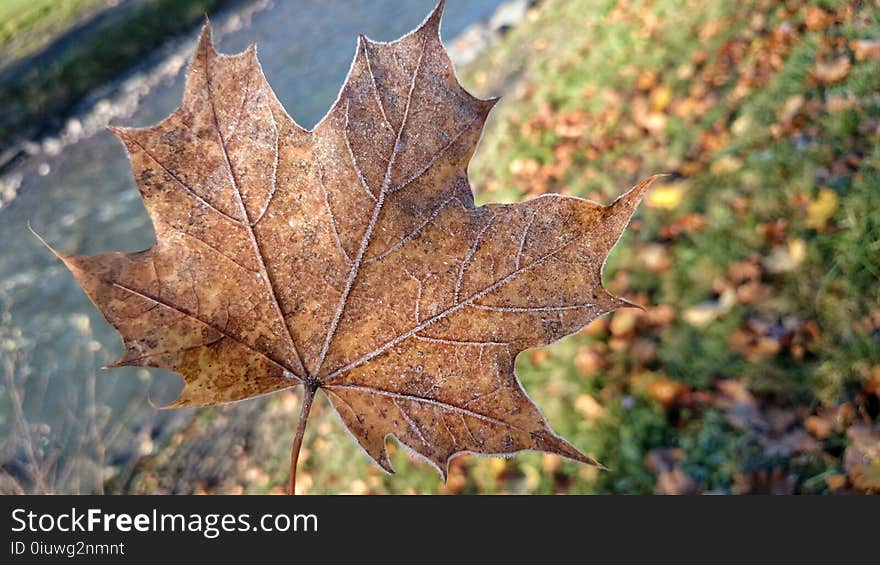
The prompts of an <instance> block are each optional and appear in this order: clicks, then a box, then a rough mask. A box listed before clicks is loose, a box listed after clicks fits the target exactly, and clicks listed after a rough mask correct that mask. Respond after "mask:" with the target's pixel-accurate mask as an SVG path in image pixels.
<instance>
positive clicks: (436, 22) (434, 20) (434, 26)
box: [421, 0, 446, 33]
mask: <svg viewBox="0 0 880 565" xmlns="http://www.w3.org/2000/svg"><path fill="white" fill-rule="evenodd" d="M445 6H446V2H445V0H440V1H439V2H437V5H436V6H435V7H434V9H433V10H432V11H431V13H430V14H429V15H428V17H427V18H426V19H425V23H423V24H422V25H421V29H423V30H434V31H435V32H438V33H439V31H440V20H441V19H442V17H443V8H444V7H445Z"/></svg>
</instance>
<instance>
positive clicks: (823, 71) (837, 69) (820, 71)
mask: <svg viewBox="0 0 880 565" xmlns="http://www.w3.org/2000/svg"><path fill="white" fill-rule="evenodd" d="M851 65H852V63H850V60H849V57H848V56H847V55H839V56H837V57H835V58H834V59H831V60H829V61H816V66H815V67H813V76H814V77H815V78H816V80H818V81H819V82H820V83H822V84H833V83H835V82H839V81H841V80H843V79H845V78H846V76H847V75H848V74H849V69H850V66H851Z"/></svg>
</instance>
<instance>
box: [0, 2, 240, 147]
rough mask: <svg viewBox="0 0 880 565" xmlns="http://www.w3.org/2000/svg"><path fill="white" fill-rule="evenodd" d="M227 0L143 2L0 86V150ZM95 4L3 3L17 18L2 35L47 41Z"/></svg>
mask: <svg viewBox="0 0 880 565" xmlns="http://www.w3.org/2000/svg"><path fill="white" fill-rule="evenodd" d="M225 1H226V0H183V1H181V0H147V1H145V2H143V3H142V5H140V6H138V7H137V9H135V10H134V11H133V13H132V14H131V15H130V16H129V17H127V18H124V19H123V21H121V22H119V23H117V24H115V25H112V26H110V27H109V28H108V29H104V30H102V31H100V32H99V33H94V34H90V35H87V36H85V37H84V38H83V39H82V41H80V42H78V43H76V44H75V45H74V46H72V47H70V48H69V49H67V50H66V51H65V52H64V53H62V54H60V55H59V56H58V57H55V58H53V59H52V61H51V62H49V63H48V64H47V65H42V66H40V67H38V68H32V69H29V70H26V71H25V72H24V73H23V74H22V75H20V76H19V77H17V78H16V79H15V80H14V81H12V82H9V83H4V84H0V100H3V101H4V109H3V113H2V114H0V150H2V149H4V148H5V147H6V146H8V145H9V144H10V143H12V141H13V140H14V138H15V136H16V134H18V133H20V132H21V131H23V130H25V129H27V128H30V127H34V126H39V125H40V124H42V123H45V122H46V120H48V119H51V118H53V117H56V116H58V115H63V114H64V113H66V112H68V111H70V109H72V108H73V106H74V105H75V104H76V103H77V102H78V101H79V100H81V99H82V97H83V96H85V95H86V94H87V93H88V92H90V91H91V90H93V89H94V88H96V87H97V86H99V85H101V84H103V83H105V82H107V81H109V80H111V79H112V78H114V77H116V76H117V75H118V74H119V73H121V72H122V71H124V70H126V69H127V68H129V67H130V66H131V65H132V64H134V63H136V62H138V61H139V60H140V59H141V58H142V57H143V56H144V55H145V54H147V53H149V52H150V51H151V50H152V49H155V48H156V47H157V46H159V45H160V44H161V43H162V42H163V41H165V40H166V39H167V38H168V37H170V36H173V35H176V34H180V33H183V32H186V31H188V30H190V29H192V28H193V27H194V26H196V25H198V22H199V21H200V20H202V19H203V18H204V16H205V14H206V13H209V12H211V11H213V10H215V9H217V8H218V7H219V6H221V5H222V4H224V3H225ZM99 3H100V2H98V0H70V1H68V2H50V1H48V0H37V1H35V2H28V3H25V2H24V1H23V0H4V3H3V4H2V5H0V6H2V7H0V17H2V15H3V14H4V13H7V14H14V15H15V16H14V17H13V18H11V19H10V20H9V21H4V24H3V26H4V27H3V29H4V32H3V33H7V28H8V33H9V34H10V37H11V36H12V34H16V35H17V34H20V33H21V34H24V33H29V34H33V36H34V37H35V38H40V37H43V38H45V37H48V36H49V35H52V34H54V33H56V32H57V31H59V30H60V29H61V27H63V25H65V24H66V23H69V22H70V21H72V20H73V19H75V17H76V15H77V14H79V13H81V12H82V11H84V10H87V9H88V8H90V7H94V6H96V5H97V4H99ZM53 30H55V31H53ZM37 34H40V35H37ZM35 41H43V40H41V39H35Z"/></svg>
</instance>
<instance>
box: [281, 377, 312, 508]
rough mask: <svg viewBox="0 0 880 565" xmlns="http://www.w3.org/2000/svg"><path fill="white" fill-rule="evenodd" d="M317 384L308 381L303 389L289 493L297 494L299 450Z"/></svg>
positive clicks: (291, 460) (292, 452) (288, 485)
mask: <svg viewBox="0 0 880 565" xmlns="http://www.w3.org/2000/svg"><path fill="white" fill-rule="evenodd" d="M317 390H318V387H317V386H314V385H312V384H311V383H306V384H305V387H304V390H303V399H302V408H300V411H299V422H298V423H297V425H296V435H295V436H293V448H292V449H291V451H290V480H289V481H288V483H287V491H288V494H290V495H294V494H296V464H297V461H298V460H299V450H300V448H301V447H302V442H303V436H304V435H305V432H306V423H307V422H308V421H309V412H310V411H311V409H312V400H314V399H315V391H317Z"/></svg>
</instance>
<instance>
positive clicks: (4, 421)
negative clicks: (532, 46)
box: [0, 0, 501, 492]
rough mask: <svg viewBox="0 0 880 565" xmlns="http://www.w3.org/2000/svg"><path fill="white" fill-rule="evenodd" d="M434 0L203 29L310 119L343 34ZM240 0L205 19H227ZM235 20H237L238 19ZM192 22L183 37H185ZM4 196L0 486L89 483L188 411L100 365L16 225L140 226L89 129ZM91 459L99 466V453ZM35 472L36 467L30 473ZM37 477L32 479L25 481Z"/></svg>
mask: <svg viewBox="0 0 880 565" xmlns="http://www.w3.org/2000/svg"><path fill="white" fill-rule="evenodd" d="M500 3H501V2H500V0H467V1H464V0H460V1H455V0H452V1H450V2H449V3H448V5H447V7H446V10H445V15H444V21H443V28H442V35H443V37H444V38H445V39H447V40H448V39H449V38H454V37H455V36H456V35H458V34H459V33H460V32H461V31H462V30H463V29H464V28H465V27H467V26H468V25H469V24H471V23H473V22H476V21H481V20H485V19H487V18H488V17H489V16H490V15H491V14H492V13H493V11H494V10H495V8H496V7H497V6H498V5H499V4H500ZM433 5H434V0H322V1H318V0H297V1H292V0H291V1H284V0H276V2H274V3H272V4H270V5H269V6H268V7H266V8H265V9H262V10H259V11H256V12H253V13H249V14H248V17H247V18H245V21H244V22H243V24H242V25H240V26H238V27H239V29H237V30H235V31H229V32H227V33H224V34H216V36H217V43H218V50H220V51H221V52H224V53H233V52H238V51H240V50H242V49H244V48H246V47H247V46H248V45H249V44H250V43H252V42H256V43H257V44H258V47H259V56H260V60H261V62H262V65H263V69H264V71H265V73H266V75H267V77H268V80H269V83H270V84H271V85H272V87H273V89H274V90H275V92H276V93H277V95H278V97H279V99H280V100H281V102H282V103H283V104H284V105H285V107H286V108H287V110H288V112H289V113H290V114H291V115H292V116H293V117H294V118H295V119H296V120H297V121H298V122H299V123H300V124H301V125H303V126H305V127H311V126H313V125H314V124H315V123H316V122H317V121H318V120H319V119H320V118H321V116H322V115H323V114H324V112H325V111H326V110H327V108H328V107H329V105H330V104H331V103H332V102H333V100H334V99H335V97H336V94H337V91H338V89H339V87H340V84H341V82H342V80H343V78H344V77H345V74H346V72H347V70H348V67H349V64H350V62H351V58H352V56H353V53H354V48H355V41H356V38H357V34H358V33H360V32H363V33H365V34H366V35H368V36H369V37H370V38H372V39H376V40H385V41H388V40H392V39H395V38H397V37H399V36H400V35H402V34H404V33H406V32H407V31H409V30H410V29H412V28H413V27H414V26H416V25H417V24H418V23H419V22H421V21H422V19H423V18H424V17H425V16H426V15H427V14H428V12H430V10H431V9H432V7H433ZM242 6H243V5H242V4H241V3H239V4H238V5H236V7H235V8H234V9H233V10H231V11H227V13H221V14H219V15H217V16H215V17H214V19H213V21H214V25H215V28H222V27H223V25H224V22H228V21H230V20H231V19H233V20H234V19H235V18H236V17H239V16H240V14H239V13H236V12H235V11H239V12H240V11H241V10H243V9H244V8H242ZM239 23H241V22H239ZM195 34H196V32H195V31H194V32H193V34H192V37H191V38H189V41H190V42H192V41H193V40H194V38H195ZM183 74H184V73H183V71H182V70H181V72H178V73H177V74H176V76H174V77H173V78H172V79H170V80H166V81H164V82H162V83H160V84H158V85H156V86H154V87H152V88H151V89H150V90H149V91H148V92H145V93H144V94H143V96H142V97H140V102H139V104H138V106H137V108H136V110H134V112H133V114H132V116H131V118H129V119H127V120H124V121H122V120H115V121H114V123H116V124H118V125H126V126H146V125H150V124H153V123H155V122H157V121H159V120H160V119H162V118H163V117H165V116H166V115H168V114H169V113H170V112H172V111H173V110H174V109H175V108H176V107H177V106H178V105H179V103H180V99H181V95H182V90H183V78H184V77H183ZM15 172H16V174H18V175H19V176H20V178H21V179H22V180H21V184H20V186H19V187H18V191H17V192H18V196H17V197H16V198H15V199H14V200H12V201H11V203H8V204H7V205H5V206H4V207H2V208H0V301H2V302H3V303H2V304H0V308H5V312H6V314H5V318H4V319H3V321H2V322H0V358H2V362H0V441H2V443H0V470H2V471H4V473H0V475H2V477H0V492H3V491H7V492H13V491H15V490H17V489H25V490H47V491H52V492H93V491H100V489H101V477H104V478H107V477H108V476H111V477H112V476H113V475H114V474H120V473H123V472H124V469H125V468H126V466H127V465H129V464H130V462H131V461H132V460H134V458H135V456H137V455H138V454H146V453H148V452H149V451H150V449H151V448H152V446H153V445H155V443H156V442H161V441H164V440H165V439H166V438H167V437H168V434H169V430H173V429H175V428H176V427H177V426H178V425H179V424H180V423H182V422H184V421H186V420H187V419H188V418H189V417H191V415H192V412H191V411H185V410H178V411H157V410H155V409H154V408H153V407H152V406H151V404H150V402H149V401H150V400H152V402H154V403H156V404H163V403H166V402H168V401H169V400H171V399H173V398H174V397H175V396H176V395H177V392H178V391H179V390H180V388H181V386H182V382H181V380H180V379H179V378H178V377H177V376H175V375H173V374H172V373H169V372H164V371H159V370H149V371H147V370H144V369H137V368H122V369H114V370H112V371H100V369H99V368H100V367H101V366H102V365H104V364H106V363H108V362H110V361H112V360H113V359H115V358H116V357H118V355H119V354H120V353H121V350H122V347H121V342H120V340H119V338H118V336H117V335H116V333H115V331H114V330H113V329H112V328H111V327H110V326H109V325H108V324H107V323H106V322H105V321H104V320H103V318H102V317H101V316H100V314H99V313H98V311H97V309H96V308H95V307H94V306H93V305H92V304H91V303H90V302H89V301H88V299H87V298H86V296H85V295H84V294H83V292H82V291H81V290H80V288H79V286H78V285H77V284H76V283H75V282H74V279H73V277H72V276H71V275H70V274H69V273H68V272H67V270H66V269H65V268H64V267H63V265H62V264H61V263H60V262H59V261H58V260H57V259H56V258H55V257H54V256H53V255H52V254H51V253H50V252H49V251H48V250H47V249H46V248H45V247H43V246H42V245H41V244H40V243H39V242H38V241H37V239H36V238H35V237H33V236H32V235H31V234H30V232H29V231H28V228H27V225H28V224H29V223H30V224H31V225H32V226H33V229H34V230H36V231H37V232H38V233H40V234H41V235H42V236H43V237H45V238H46V240H47V241H49V242H50V243H51V244H52V245H54V246H56V247H57V248H58V249H59V250H61V251H64V252H67V253H77V254H92V253H99V252H105V251H136V250H141V249H144V248H146V247H149V246H150V245H151V244H152V242H153V240H154V235H153V231H152V228H151V225H150V223H149V220H148V218H147V214H146V212H145V210H144V207H143V204H142V202H141V199H140V195H139V193H138V191H137V189H136V188H135V185H134V181H133V179H132V175H131V171H130V168H129V163H128V160H127V157H126V154H125V151H124V149H123V147H122V146H121V144H120V143H119V142H118V141H117V140H116V138H115V137H113V136H112V135H111V134H110V133H109V132H104V131H101V132H99V133H96V134H95V135H93V136H91V137H87V138H85V139H82V140H80V141H78V142H76V143H73V144H71V145H69V146H67V147H65V148H64V149H63V150H62V151H60V152H59V153H58V154H56V155H54V156H48V155H46V154H41V155H39V156H37V157H33V158H30V159H27V160H25V161H24V162H23V163H22V164H20V165H19V169H18V170H17V171H15ZM101 460H103V461H104V463H103V467H102V466H101V463H100V461H101ZM35 475H36V477H35ZM37 483H39V484H37Z"/></svg>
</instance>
